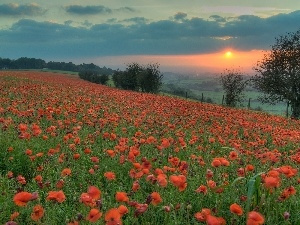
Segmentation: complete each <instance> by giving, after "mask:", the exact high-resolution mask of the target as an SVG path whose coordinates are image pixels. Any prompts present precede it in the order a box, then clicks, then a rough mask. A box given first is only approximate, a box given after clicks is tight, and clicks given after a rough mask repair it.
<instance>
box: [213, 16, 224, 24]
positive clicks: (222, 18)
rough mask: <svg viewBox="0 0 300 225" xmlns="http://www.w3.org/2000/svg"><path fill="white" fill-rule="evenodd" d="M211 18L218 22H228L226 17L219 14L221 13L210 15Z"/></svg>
mask: <svg viewBox="0 0 300 225" xmlns="http://www.w3.org/2000/svg"><path fill="white" fill-rule="evenodd" d="M209 18H210V19H212V20H214V21H216V22H218V23H225V22H226V18H224V17H222V16H219V15H212V16H210V17H209Z"/></svg>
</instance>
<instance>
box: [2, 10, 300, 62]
mask: <svg viewBox="0 0 300 225" xmlns="http://www.w3.org/2000/svg"><path fill="white" fill-rule="evenodd" d="M297 21H300V11H295V12H293V13H290V14H278V15H275V16H272V17H269V18H260V17H257V16H239V17H235V18H230V19H228V18H227V19H226V22H224V20H222V19H221V18H218V17H215V16H214V17H212V18H211V19H210V20H205V19H202V18H199V17H195V18H191V19H184V20H180V21H177V20H173V19H170V20H160V21H156V22H149V21H147V19H145V18H142V17H137V18H131V19H128V20H127V22H131V24H129V25H128V23H125V24H124V23H123V22H118V21H117V20H116V19H113V20H112V21H110V22H112V23H108V22H107V23H102V24H95V25H92V26H91V25H90V26H85V27H74V26H72V24H73V23H72V22H71V21H68V22H66V23H65V24H57V23H50V22H37V21H34V20H28V19H27V20H25V19H23V20H19V21H18V22H17V23H15V24H14V25H13V26H12V27H11V28H9V29H7V30H0V43H1V45H0V55H2V56H5V57H12V56H11V55H7V54H15V57H20V56H24V53H26V56H32V57H40V58H45V57H47V56H49V57H50V56H51V57H59V56H60V57H76V56H78V57H93V56H109V55H130V54H197V53H208V52H215V51H220V50H222V49H223V48H225V47H228V46H230V47H232V48H235V49H239V50H251V49H268V48H270V46H271V45H272V44H273V43H274V41H275V37H277V36H279V35H284V34H286V32H294V31H296V30H298V29H299V25H298V23H297Z"/></svg>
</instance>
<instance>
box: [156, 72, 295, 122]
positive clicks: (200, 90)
mask: <svg viewBox="0 0 300 225" xmlns="http://www.w3.org/2000/svg"><path fill="white" fill-rule="evenodd" d="M219 76H220V74H209V75H205V74H202V75H198V76H196V75H182V74H174V73H165V74H164V78H163V85H162V91H163V92H167V93H171V94H172V92H173V91H174V90H171V89H170V85H171V87H172V86H173V88H174V89H175V90H176V89H181V90H182V91H184V93H183V96H185V93H186V92H187V95H188V98H189V99H196V100H198V101H201V99H202V98H204V101H207V99H209V100H210V102H213V103H215V104H219V105H221V104H222V99H223V95H224V91H223V88H222V86H221V83H220V81H219ZM245 78H246V79H249V77H248V76H246V75H245ZM243 94H244V99H243V101H242V102H241V103H240V104H238V107H239V108H248V107H249V105H248V104H249V99H250V109H252V110H256V111H264V112H268V113H271V114H276V115H281V116H286V110H287V104H286V103H285V102H280V103H277V104H274V105H271V104H263V103H261V102H260V101H259V100H258V98H259V96H260V95H261V93H260V92H258V91H257V90H255V89H254V88H253V87H251V85H248V86H247V87H246V88H245V91H244V92H243ZM202 96H203V97H202ZM288 111H289V112H288V113H289V114H291V109H290V107H289V109H288Z"/></svg>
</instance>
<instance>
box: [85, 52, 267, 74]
mask: <svg viewBox="0 0 300 225" xmlns="http://www.w3.org/2000/svg"><path fill="white" fill-rule="evenodd" d="M229 51H230V52H231V54H230V56H229V55H228V52H229ZM264 54H265V52H263V51H262V50H251V51H237V50H234V49H225V50H224V51H221V52H217V53H210V54H199V55H131V56H107V57H99V58H96V59H88V60H93V61H94V63H97V64H99V65H105V66H108V67H112V68H114V69H118V68H116V66H119V69H120V70H123V69H124V68H125V67H126V65H127V64H128V63H132V62H137V63H140V64H143V65H145V64H148V63H158V64H160V69H161V71H162V72H168V71H171V72H176V71H177V72H193V73H194V72H195V73H199V74H201V73H205V72H212V73H219V72H223V71H224V70H225V69H239V70H240V71H241V72H245V73H253V67H254V66H255V65H256V63H257V62H258V61H259V60H261V59H262V57H263V55H264ZM112 62H113V64H112Z"/></svg>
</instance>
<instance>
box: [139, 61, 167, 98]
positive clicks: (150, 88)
mask: <svg viewBox="0 0 300 225" xmlns="http://www.w3.org/2000/svg"><path fill="white" fill-rule="evenodd" d="M162 78H163V75H162V74H161V72H160V70H159V65H158V64H157V63H155V64H148V65H147V67H146V68H143V70H142V71H141V72H140V74H139V75H138V85H139V87H140V89H141V91H142V92H148V93H157V92H158V91H159V88H160V87H161V85H162Z"/></svg>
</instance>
